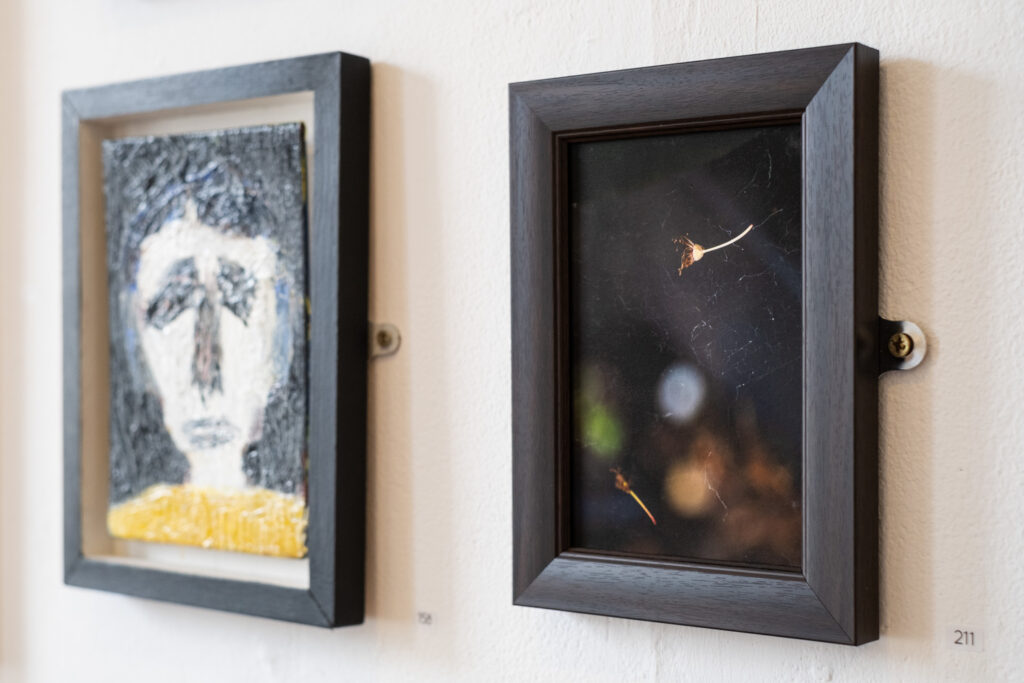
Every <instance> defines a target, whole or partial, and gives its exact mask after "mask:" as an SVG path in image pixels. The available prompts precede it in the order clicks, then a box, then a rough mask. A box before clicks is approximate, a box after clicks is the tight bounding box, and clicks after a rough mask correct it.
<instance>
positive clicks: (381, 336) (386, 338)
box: [377, 330, 393, 349]
mask: <svg viewBox="0 0 1024 683" xmlns="http://www.w3.org/2000/svg"><path fill="white" fill-rule="evenodd" d="M392 341H393V340H392V339H391V333H390V332H388V331H387V330H379V331H378V332H377V346H379V347H380V348H382V349H388V348H390V347H391V342H392Z"/></svg>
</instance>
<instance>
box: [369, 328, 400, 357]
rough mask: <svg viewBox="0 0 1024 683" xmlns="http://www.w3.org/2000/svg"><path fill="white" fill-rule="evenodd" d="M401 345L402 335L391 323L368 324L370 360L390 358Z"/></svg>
mask: <svg viewBox="0 0 1024 683" xmlns="http://www.w3.org/2000/svg"><path fill="white" fill-rule="evenodd" d="M401 345H402V334H401V332H399V331H398V328H397V327H395V326H394V325H392V324H391V323H370V358H378V357H380V356H390V355H392V354H395V353H397V352H398V347H400V346H401Z"/></svg>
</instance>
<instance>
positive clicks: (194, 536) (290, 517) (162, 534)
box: [107, 484, 307, 557]
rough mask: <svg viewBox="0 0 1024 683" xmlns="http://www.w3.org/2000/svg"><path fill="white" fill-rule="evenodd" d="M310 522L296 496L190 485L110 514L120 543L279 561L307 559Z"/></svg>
mask: <svg viewBox="0 0 1024 683" xmlns="http://www.w3.org/2000/svg"><path fill="white" fill-rule="evenodd" d="M306 523H307V518H306V502H305V500H304V499H303V498H300V497H298V496H292V495H288V494H284V493H278V492H277V491H270V490H267V489H249V490H245V491H223V490H219V489H213V488H205V487H198V486H190V485H188V484H183V485H170V484H157V485H155V486H150V487H149V488H148V489H146V490H145V491H143V492H142V493H140V494H139V495H138V496H136V497H134V498H132V499H130V500H127V501H125V502H123V503H119V504H117V505H114V506H111V508H110V510H109V511H108V512H107V529H108V530H109V531H110V534H111V535H112V536H114V537H116V538H123V539H133V540H140V541H155V542H159V543H178V544H182V545H197V546H200V547H203V548H211V549H216V550H236V551H240V552H247V553H259V554H261V555H275V556H278V557H305V555H306Z"/></svg>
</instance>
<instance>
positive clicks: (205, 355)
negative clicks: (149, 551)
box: [135, 204, 290, 489]
mask: <svg viewBox="0 0 1024 683" xmlns="http://www.w3.org/2000/svg"><path fill="white" fill-rule="evenodd" d="M276 280H277V256H276V255H275V251H274V249H273V244H272V243H271V241H270V240H267V239H266V238H263V237H256V238H250V237H244V236H240V235H229V234H225V233H224V232H223V231H222V230H218V229H217V228H213V227H210V226H208V225H205V224H203V223H202V222H201V221H200V220H199V219H198V218H197V217H196V212H195V207H194V206H193V205H191V204H189V206H188V207H187V209H186V213H185V215H184V216H183V217H181V218H178V219H175V220H172V221H169V222H167V223H166V224H164V226H163V227H161V228H160V230H159V231H157V232H156V233H154V234H152V235H150V236H148V237H147V238H146V239H145V240H143V242H142V245H141V247H140V254H139V264H138V272H137V278H136V283H137V292H136V297H135V313H136V325H137V329H138V330H140V341H141V345H142V351H143V353H144V355H145V358H146V363H147V365H148V366H149V370H150V373H151V375H152V377H153V379H154V380H155V382H156V384H157V387H158V389H159V391H160V397H161V401H162V406H163V416H164V423H165V425H166V427H167V430H168V432H169V433H170V435H171V438H172V439H173V440H174V443H175V445H176V446H177V447H178V449H179V450H180V451H181V452H182V453H184V454H185V456H186V457H187V458H188V460H189V464H190V473H189V481H190V482H191V483H193V484H198V485H203V486H215V487H219V488H231V489H240V488H243V487H244V486H245V475H244V474H243V471H242V449H243V448H244V447H245V445H246V444H248V443H250V442H252V441H254V440H256V439H257V438H259V436H260V434H261V432H262V429H263V424H262V422H263V411H264V408H265V406H266V403H267V397H268V394H269V392H270V390H271V388H272V387H273V386H274V384H275V383H276V381H277V380H278V377H277V372H278V370H277V368H279V367H282V365H283V367H287V363H284V364H281V363H275V357H274V356H275V347H274V340H275V333H276V331H277V327H278V323H279V322H286V321H278V315H277V306H276V296H275V284H276ZM286 336H287V337H288V339H290V332H289V334H288V335H286ZM277 352H278V354H280V353H281V350H280V349H278V350H277ZM278 360H280V359H278Z"/></svg>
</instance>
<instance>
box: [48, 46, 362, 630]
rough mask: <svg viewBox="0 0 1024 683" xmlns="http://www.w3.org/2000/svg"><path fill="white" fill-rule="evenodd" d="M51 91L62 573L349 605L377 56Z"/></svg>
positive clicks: (199, 593) (268, 602)
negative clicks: (58, 181)
mask: <svg viewBox="0 0 1024 683" xmlns="http://www.w3.org/2000/svg"><path fill="white" fill-rule="evenodd" d="M63 112H64V117H63V126H64V148H63V155H64V158H63V165H64V177H63V183H64V274H65V275H64V276H65V281H64V382H65V393H64V415H65V454H64V457H65V582H66V583H68V584H69V585H74V586H83V587H88V588H98V589H102V590H110V591H116V592H121V593H127V594H131V595H138V596H142V597H148V598H155V599H161V600H169V601H174V602H181V603H186V604H192V605H201V606H206V607H212V608H217V609H223V610H229V611H235V612H242V613H247V614H254V615H259V616H265V617H272V618H278V619H286V620H290V621H297V622H303V623H309V624H315V625H320V626H327V627H332V626H340V625H347V624H355V623H360V622H361V621H362V619H363V584H364V581H363V573H364V568H363V563H364V537H365V530H364V519H365V511H364V508H365V422H366V420H365V417H366V360H367V353H368V348H367V317H366V314H367V311H366V305H367V304H366V301H367V220H368V218H367V216H368V160H369V142H368V140H369V137H368V128H369V63H368V62H367V60H365V59H363V58H360V57H354V56H352V55H347V54H342V53H333V54H322V55H314V56H310V57H301V58H296V59H287V60H281V61H275V62H267V63H262V64H253V65H248V66H241V67H231V68H226V69H218V70H214V71H203V72H198V73H191V74H184V75H179V76H171V77H163V78H155V79H150V80H145V81H137V82H133V83H124V84H118V85H111V86H104V87H98V88H90V89H85V90H75V91H69V92H66V93H64V99H63Z"/></svg>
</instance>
